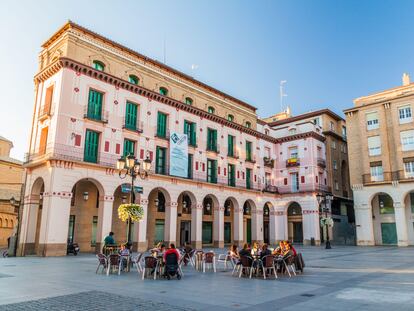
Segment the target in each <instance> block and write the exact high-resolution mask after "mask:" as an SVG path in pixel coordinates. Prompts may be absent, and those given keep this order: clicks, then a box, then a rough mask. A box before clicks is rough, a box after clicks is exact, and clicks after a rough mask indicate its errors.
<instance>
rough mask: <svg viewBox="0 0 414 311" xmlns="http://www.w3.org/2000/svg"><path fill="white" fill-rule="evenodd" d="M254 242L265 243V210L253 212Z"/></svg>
mask: <svg viewBox="0 0 414 311" xmlns="http://www.w3.org/2000/svg"><path fill="white" fill-rule="evenodd" d="M252 242H253V243H254V242H257V243H260V244H262V243H263V210H259V209H255V210H252Z"/></svg>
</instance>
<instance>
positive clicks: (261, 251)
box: [104, 232, 297, 266]
mask: <svg viewBox="0 0 414 311" xmlns="http://www.w3.org/2000/svg"><path fill="white" fill-rule="evenodd" d="M113 236H114V234H113V232H110V233H109V235H108V236H107V237H106V238H105V239H104V250H105V249H109V248H111V247H113V246H114V245H116V243H115V239H114V237H113ZM130 248H131V244H130V243H125V244H121V246H120V247H119V248H114V249H113V250H112V251H114V250H116V251H117V253H118V254H119V255H120V256H121V258H127V257H129V256H130V255H131V250H130ZM150 253H151V256H153V257H155V258H157V259H158V260H160V263H161V264H162V263H163V262H165V261H166V257H167V255H169V254H175V255H176V258H177V262H178V261H180V258H181V257H182V256H184V258H182V262H183V263H184V265H185V266H186V265H187V264H188V263H189V261H190V260H191V257H192V254H193V253H194V250H193V249H192V247H191V245H190V244H188V243H186V244H185V245H184V247H183V248H182V249H180V251H179V250H178V249H177V248H176V247H175V245H174V244H173V243H171V244H170V245H169V248H168V249H167V248H166V247H165V245H164V244H162V243H161V242H160V243H158V244H157V245H156V246H155V247H154V248H152V249H150ZM227 254H228V256H229V260H231V261H232V263H233V264H234V265H238V264H240V258H241V257H244V256H246V257H250V258H253V259H255V260H257V259H263V258H264V257H265V256H269V255H273V256H275V258H279V259H280V258H286V257H288V256H293V257H295V256H296V254H297V253H296V250H295V248H294V247H293V245H292V244H291V243H290V242H289V241H280V242H279V245H278V246H277V247H276V248H270V247H269V246H268V244H266V243H264V244H259V243H256V242H255V243H253V245H251V244H248V243H245V244H244V245H243V248H242V249H240V250H239V248H238V246H237V245H231V246H230V249H229V251H228V253H227ZM124 260H125V259H124Z"/></svg>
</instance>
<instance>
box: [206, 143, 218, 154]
mask: <svg viewBox="0 0 414 311" xmlns="http://www.w3.org/2000/svg"><path fill="white" fill-rule="evenodd" d="M206 151H208V152H215V153H220V145H219V144H216V145H215V146H214V145H212V146H209V145H208V144H207V148H206Z"/></svg>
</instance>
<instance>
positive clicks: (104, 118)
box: [83, 111, 109, 124]
mask: <svg viewBox="0 0 414 311" xmlns="http://www.w3.org/2000/svg"><path fill="white" fill-rule="evenodd" d="M83 117H84V118H85V119H88V120H91V121H95V122H100V123H104V124H106V123H108V117H109V112H108V111H104V112H103V113H102V114H101V115H96V114H92V113H89V112H86V113H85V114H84V115H83Z"/></svg>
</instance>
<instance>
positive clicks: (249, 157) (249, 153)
mask: <svg viewBox="0 0 414 311" xmlns="http://www.w3.org/2000/svg"><path fill="white" fill-rule="evenodd" d="M246 161H252V143H251V142H250V141H246Z"/></svg>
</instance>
